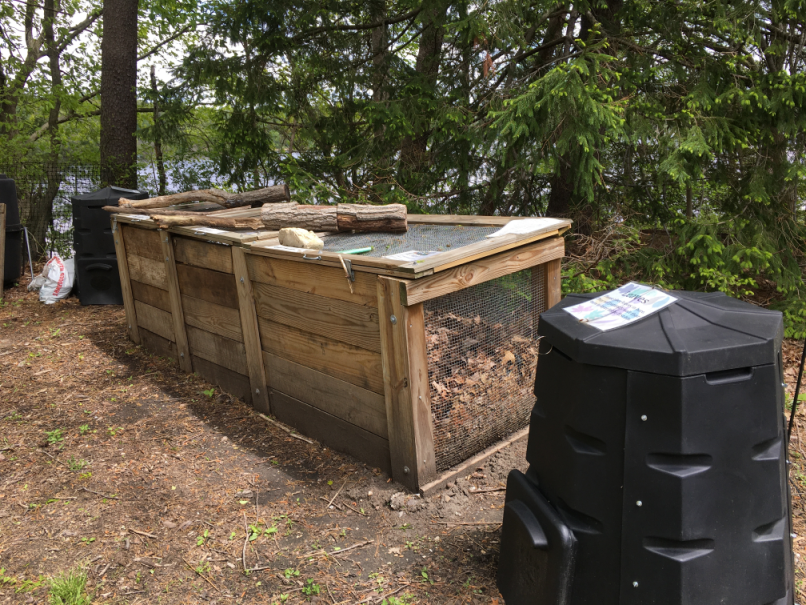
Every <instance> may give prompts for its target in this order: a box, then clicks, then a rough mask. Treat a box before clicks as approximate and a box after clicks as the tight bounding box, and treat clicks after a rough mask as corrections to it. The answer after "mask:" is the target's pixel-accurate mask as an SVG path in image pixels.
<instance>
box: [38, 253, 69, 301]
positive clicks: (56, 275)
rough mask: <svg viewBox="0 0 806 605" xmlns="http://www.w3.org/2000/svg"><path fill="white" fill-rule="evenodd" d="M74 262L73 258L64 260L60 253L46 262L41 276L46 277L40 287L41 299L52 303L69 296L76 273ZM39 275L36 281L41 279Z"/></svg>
mask: <svg viewBox="0 0 806 605" xmlns="http://www.w3.org/2000/svg"><path fill="white" fill-rule="evenodd" d="M74 266H75V264H74V262H73V259H72V258H68V259H67V260H62V259H61V257H60V256H59V255H58V254H54V255H53V257H52V258H51V259H50V260H49V261H48V262H47V263H45V267H44V268H43V269H42V273H41V274H40V276H39V277H41V278H44V283H43V284H42V287H41V288H40V289H39V300H40V301H41V302H43V303H45V304H46V305H52V304H53V303H55V302H56V301H57V300H61V299H63V298H67V297H68V296H69V295H70V290H72V289H73V278H74V275H75V269H74ZM39 277H37V278H36V279H35V280H34V281H39Z"/></svg>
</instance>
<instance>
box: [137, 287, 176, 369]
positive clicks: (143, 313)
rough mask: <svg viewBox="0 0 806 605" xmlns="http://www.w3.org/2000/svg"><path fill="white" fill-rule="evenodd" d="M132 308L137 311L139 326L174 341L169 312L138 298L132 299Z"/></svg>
mask: <svg viewBox="0 0 806 605" xmlns="http://www.w3.org/2000/svg"><path fill="white" fill-rule="evenodd" d="M134 308H135V309H136V311H137V322H138V325H139V326H140V327H141V328H145V329H146V330H148V331H149V332H154V334H156V335H157V336H162V337H163V338H165V339H166V340H170V341H171V342H176V338H175V337H174V328H173V319H172V318H171V314H170V313H168V312H166V311H163V310H162V309H157V307H152V306H151V305H147V304H146V303H144V302H140V301H139V300H136V301H134ZM177 355H178V353H177ZM177 359H178V357H177Z"/></svg>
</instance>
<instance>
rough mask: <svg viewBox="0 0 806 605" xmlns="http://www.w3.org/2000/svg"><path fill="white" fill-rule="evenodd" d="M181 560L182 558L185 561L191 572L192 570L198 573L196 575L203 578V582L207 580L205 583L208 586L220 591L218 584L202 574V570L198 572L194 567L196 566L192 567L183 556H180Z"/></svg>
mask: <svg viewBox="0 0 806 605" xmlns="http://www.w3.org/2000/svg"><path fill="white" fill-rule="evenodd" d="M182 560H183V561H185V565H187V566H188V568H189V569H190V571H192V572H194V573H196V574H198V575H199V577H200V578H201V579H202V580H204V581H205V582H207V583H208V584H209V585H210V586H212V587H213V588H215V589H216V590H217V591H218V592H221V589H220V588H219V587H218V586H216V585H215V584H213V581H212V580H211V579H210V578H208V577H207V576H205V575H204V574H203V573H202V572H200V571H199V570H198V569H196V568H195V567H193V566H192V565H191V564H190V563H188V562H187V561H186V560H185V558H184V557H182Z"/></svg>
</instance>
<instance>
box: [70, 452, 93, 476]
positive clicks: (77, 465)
mask: <svg viewBox="0 0 806 605" xmlns="http://www.w3.org/2000/svg"><path fill="white" fill-rule="evenodd" d="M87 464H88V462H87V461H86V460H84V459H83V458H81V459H79V460H76V459H75V458H74V457H73V456H70V460H68V461H67V468H69V469H70V470H71V471H73V472H74V473H77V472H78V471H80V470H81V469H83V468H84V467H85V466H87Z"/></svg>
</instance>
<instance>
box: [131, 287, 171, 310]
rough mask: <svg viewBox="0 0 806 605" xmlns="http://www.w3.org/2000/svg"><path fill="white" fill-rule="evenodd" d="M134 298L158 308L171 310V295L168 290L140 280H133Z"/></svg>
mask: <svg viewBox="0 0 806 605" xmlns="http://www.w3.org/2000/svg"><path fill="white" fill-rule="evenodd" d="M131 288H132V295H133V296H134V300H139V301H140V302H144V303H146V304H147V305H151V306H152V307H157V309H162V310H163V311H168V312H169V313H170V312H171V297H170V295H169V294H168V292H167V291H166V290H160V289H159V288H155V287H154V286H149V285H148V284H144V283H142V282H139V281H134V280H132V281H131Z"/></svg>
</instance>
